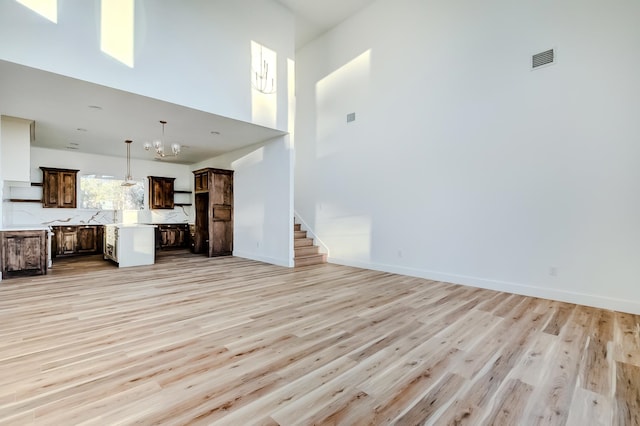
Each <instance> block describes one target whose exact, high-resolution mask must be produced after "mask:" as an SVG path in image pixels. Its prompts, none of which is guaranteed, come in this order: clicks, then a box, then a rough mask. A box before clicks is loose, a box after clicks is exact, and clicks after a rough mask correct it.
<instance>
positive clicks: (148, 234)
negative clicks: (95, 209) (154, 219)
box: [103, 223, 156, 268]
mask: <svg viewBox="0 0 640 426" xmlns="http://www.w3.org/2000/svg"><path fill="white" fill-rule="evenodd" d="M155 228H156V226H155V225H143V224H123V223H114V224H108V225H104V254H103V257H104V259H106V260H112V261H114V262H116V263H117V264H118V266H119V267H120V268H125V267H129V266H140V265H153V264H154V263H155V259H156V253H155Z"/></svg>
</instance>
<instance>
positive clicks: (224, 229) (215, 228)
mask: <svg viewBox="0 0 640 426" xmlns="http://www.w3.org/2000/svg"><path fill="white" fill-rule="evenodd" d="M232 173H233V172H229V171H226V170H225V171H216V172H214V173H213V190H212V191H211V196H210V197H211V200H210V201H211V206H210V209H211V222H212V223H211V228H210V230H209V256H229V255H231V254H232V252H233V174H232Z"/></svg>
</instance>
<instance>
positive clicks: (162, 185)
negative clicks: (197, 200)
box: [149, 176, 176, 209]
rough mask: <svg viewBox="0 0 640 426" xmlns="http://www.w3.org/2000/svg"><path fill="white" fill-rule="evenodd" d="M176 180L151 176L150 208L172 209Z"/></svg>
mask: <svg viewBox="0 0 640 426" xmlns="http://www.w3.org/2000/svg"><path fill="white" fill-rule="evenodd" d="M175 180H176V178H168V177H158V176H149V208H150V209H172V208H173V207H174V204H173V192H174V188H173V184H174V181H175Z"/></svg>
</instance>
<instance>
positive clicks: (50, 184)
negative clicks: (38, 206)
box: [42, 170, 60, 207]
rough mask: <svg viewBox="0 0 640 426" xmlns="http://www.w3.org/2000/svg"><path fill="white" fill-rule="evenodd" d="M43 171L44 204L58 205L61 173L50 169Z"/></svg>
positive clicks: (46, 205) (45, 205)
mask: <svg viewBox="0 0 640 426" xmlns="http://www.w3.org/2000/svg"><path fill="white" fill-rule="evenodd" d="M42 173H43V175H42V204H43V206H44V207H58V200H59V194H60V191H59V188H60V173H58V172H57V171H50V170H43V172H42Z"/></svg>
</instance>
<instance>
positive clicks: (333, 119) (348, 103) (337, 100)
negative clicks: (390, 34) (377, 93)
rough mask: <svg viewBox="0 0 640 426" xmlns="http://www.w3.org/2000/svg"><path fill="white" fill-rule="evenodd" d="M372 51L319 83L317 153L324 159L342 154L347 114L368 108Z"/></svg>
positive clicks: (361, 55)
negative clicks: (342, 135) (341, 134)
mask: <svg viewBox="0 0 640 426" xmlns="http://www.w3.org/2000/svg"><path fill="white" fill-rule="evenodd" d="M370 69H371V49H369V50H367V51H366V52H364V53H362V54H360V55H359V56H357V57H355V58H354V59H352V60H351V61H349V62H348V63H346V64H345V65H343V66H341V67H340V68H338V69H337V70H335V71H333V72H332V73H331V74H329V75H328V76H326V77H325V78H323V79H322V80H320V81H318V82H317V83H316V123H317V125H316V145H317V148H316V151H317V156H318V157H324V156H327V155H331V154H334V153H336V152H338V151H340V150H341V149H342V148H343V146H342V143H341V139H340V138H339V137H338V135H339V134H340V132H343V131H344V130H343V129H344V128H345V127H344V126H345V125H347V122H346V116H347V114H348V113H352V112H356V113H357V112H358V111H359V110H360V108H361V107H365V106H366V99H367V96H368V93H369V90H370V89H369V79H370Z"/></svg>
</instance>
